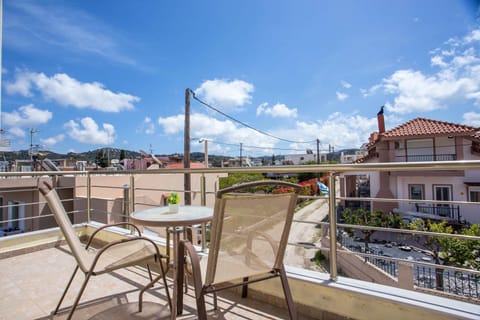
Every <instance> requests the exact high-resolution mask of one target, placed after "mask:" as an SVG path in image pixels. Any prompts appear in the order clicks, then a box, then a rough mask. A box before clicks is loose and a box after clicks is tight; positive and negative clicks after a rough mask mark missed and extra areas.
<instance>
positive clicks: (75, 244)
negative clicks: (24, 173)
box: [39, 181, 92, 272]
mask: <svg viewBox="0 0 480 320" xmlns="http://www.w3.org/2000/svg"><path fill="white" fill-rule="evenodd" d="M39 190H40V192H41V193H42V194H43V196H44V197H45V199H46V200H47V203H48V206H49V207H50V210H51V211H52V213H53V216H54V217H55V221H56V222H57V224H58V226H59V227H60V230H61V231H62V233H63V236H64V237H65V240H66V241H67V244H68V246H69V247H70V250H71V251H72V254H73V256H74V257H75V260H76V261H77V263H78V265H79V267H80V269H82V271H83V272H87V271H88V268H89V266H90V265H91V260H92V259H91V257H90V256H89V255H88V254H87V251H86V250H85V248H84V247H83V246H82V243H81V242H80V239H79V238H78V236H77V234H76V233H75V229H74V228H73V225H72V223H71V221H70V218H69V217H68V215H67V212H66V211H65V208H64V206H63V204H62V202H61V201H60V198H59V197H58V194H57V191H56V190H55V189H54V188H53V187H52V185H51V184H50V183H49V182H47V181H41V182H40V185H39Z"/></svg>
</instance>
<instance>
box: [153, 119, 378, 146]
mask: <svg viewBox="0 0 480 320" xmlns="http://www.w3.org/2000/svg"><path fill="white" fill-rule="evenodd" d="M190 121H191V122H190V133H191V136H192V137H202V138H204V139H208V140H209V141H211V143H210V144H209V148H210V149H211V150H212V151H215V152H218V153H222V152H227V150H230V151H235V152H237V150H238V148H239V147H240V146H239V143H240V142H241V143H243V147H244V150H245V151H246V152H247V150H248V152H249V153H250V154H268V153H276V152H278V150H275V149H274V148H276V147H278V146H279V145H281V144H282V142H281V141H279V140H277V139H274V138H272V137H269V136H266V135H263V134H261V133H258V132H256V131H254V130H251V129H248V128H245V127H241V126H239V125H237V124H236V123H234V122H232V121H230V120H223V121H221V120H217V119H214V118H212V117H210V116H208V115H205V114H192V115H191V119H190ZM158 123H159V124H160V126H161V127H162V128H163V132H164V134H166V135H167V136H172V137H173V136H176V135H177V136H178V135H180V134H182V133H183V130H184V116H183V115H176V116H171V117H166V118H159V119H158ZM375 130H377V119H376V117H373V118H366V117H363V116H360V115H358V114H344V113H339V112H337V113H334V114H332V115H330V116H329V117H328V118H327V120H325V121H316V122H304V121H297V122H296V123H295V125H294V126H293V127H292V128H286V127H281V128H275V129H274V130H266V131H267V132H268V133H269V134H271V135H273V136H277V137H280V138H284V139H288V140H291V141H299V142H301V141H309V142H311V144H304V143H290V144H289V148H293V149H299V150H305V149H307V148H310V149H312V148H313V149H315V148H316V139H317V138H318V139H320V142H321V145H322V146H321V148H322V150H325V149H326V148H327V147H328V144H331V145H333V146H335V148H337V150H339V149H343V148H358V147H360V146H361V145H362V144H363V143H365V142H367V141H368V137H369V136H370V133H371V132H373V131H375ZM332 132H335V134H334V135H332ZM249 146H255V147H256V148H248V147H249ZM282 146H284V143H283V145H282ZM192 147H193V148H197V150H202V148H203V145H202V144H198V145H197V144H192Z"/></svg>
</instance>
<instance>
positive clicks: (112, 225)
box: [85, 222, 142, 249]
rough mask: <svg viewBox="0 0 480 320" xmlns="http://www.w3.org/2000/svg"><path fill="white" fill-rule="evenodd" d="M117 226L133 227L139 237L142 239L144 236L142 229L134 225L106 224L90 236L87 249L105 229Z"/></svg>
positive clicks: (125, 223)
mask: <svg viewBox="0 0 480 320" xmlns="http://www.w3.org/2000/svg"><path fill="white" fill-rule="evenodd" d="M116 226H131V227H133V228H135V230H136V231H137V232H138V236H139V237H141V236H142V233H141V232H140V228H138V227H137V226H136V225H134V224H133V223H130V222H118V223H112V224H106V225H104V226H101V227H100V228H98V229H97V230H95V231H94V232H93V233H92V235H91V236H90V238H89V239H88V242H87V245H86V246H85V249H88V247H89V246H90V244H91V243H92V241H93V239H94V238H95V236H96V235H97V233H99V232H100V231H102V230H103V229H105V228H110V227H116Z"/></svg>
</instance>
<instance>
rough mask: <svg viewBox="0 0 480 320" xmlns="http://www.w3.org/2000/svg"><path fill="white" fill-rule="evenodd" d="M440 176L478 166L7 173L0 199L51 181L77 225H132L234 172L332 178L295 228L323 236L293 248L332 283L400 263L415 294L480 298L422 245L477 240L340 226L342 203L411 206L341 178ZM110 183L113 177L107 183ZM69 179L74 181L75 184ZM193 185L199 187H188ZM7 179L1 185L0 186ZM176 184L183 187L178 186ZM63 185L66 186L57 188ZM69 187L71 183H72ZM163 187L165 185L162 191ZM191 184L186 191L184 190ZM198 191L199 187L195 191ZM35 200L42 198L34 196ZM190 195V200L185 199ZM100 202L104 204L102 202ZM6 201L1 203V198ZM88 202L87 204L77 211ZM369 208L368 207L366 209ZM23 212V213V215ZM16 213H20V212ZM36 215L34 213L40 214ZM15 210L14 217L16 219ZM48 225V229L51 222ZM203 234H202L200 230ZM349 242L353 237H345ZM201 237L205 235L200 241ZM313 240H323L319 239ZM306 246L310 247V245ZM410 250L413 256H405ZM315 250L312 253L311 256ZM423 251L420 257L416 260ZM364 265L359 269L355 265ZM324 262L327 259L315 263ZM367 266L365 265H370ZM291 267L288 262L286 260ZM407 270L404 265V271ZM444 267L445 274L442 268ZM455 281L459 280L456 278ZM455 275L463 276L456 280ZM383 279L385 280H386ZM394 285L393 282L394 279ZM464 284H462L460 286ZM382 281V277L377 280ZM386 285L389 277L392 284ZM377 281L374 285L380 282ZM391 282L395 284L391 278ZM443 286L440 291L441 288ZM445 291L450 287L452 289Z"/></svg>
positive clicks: (7, 209) (472, 276) (467, 279)
mask: <svg viewBox="0 0 480 320" xmlns="http://www.w3.org/2000/svg"><path fill="white" fill-rule="evenodd" d="M442 170H448V171H452V170H457V171H458V170H479V172H480V161H433V162H410V163H375V164H328V165H300V166H269V167H248V168H208V169H197V168H195V169H158V170H146V171H120V172H119V171H116V172H113V171H89V172H86V171H83V172H79V171H63V172H58V171H55V172H28V173H19V172H2V173H0V199H4V198H5V199H6V198H8V194H10V195H12V194H15V192H23V193H24V194H25V193H28V194H31V195H33V194H35V192H36V191H37V189H36V184H35V183H30V184H29V183H27V182H26V181H27V180H28V179H31V180H33V181H34V182H35V181H36V180H38V179H51V180H52V181H53V182H54V185H56V186H57V191H59V193H60V194H61V195H62V201H63V203H64V205H65V206H66V208H67V209H69V210H68V211H69V213H70V215H71V217H72V219H75V220H74V221H75V222H79V221H80V220H76V217H78V216H80V217H82V216H83V217H84V221H86V222H87V223H89V222H92V221H95V220H96V218H97V217H100V218H102V219H103V218H105V217H109V218H112V219H128V216H129V214H130V213H131V212H133V211H135V210H138V209H139V208H143V207H146V206H155V205H161V200H160V199H161V197H162V195H163V194H164V193H168V192H178V193H181V194H182V195H183V197H184V198H185V199H187V198H191V199H192V200H193V201H196V202H198V203H199V204H202V205H212V199H213V195H214V193H215V192H216V191H217V190H218V188H219V185H218V183H217V181H216V180H218V179H212V177H213V176H215V175H228V174H231V173H262V174H264V175H265V176H267V175H271V174H272V173H273V174H278V173H282V174H283V173H289V174H299V173H310V174H313V175H315V176H320V175H321V174H327V175H329V179H328V184H329V187H330V190H331V192H330V193H329V195H328V197H324V196H303V197H302V198H303V199H305V200H307V201H324V202H325V203H326V204H327V205H328V212H327V214H326V217H325V219H320V218H304V217H300V216H298V217H297V218H296V220H295V221H294V224H298V225H300V226H301V228H303V229H304V230H306V229H307V228H315V229H316V230H318V233H319V234H321V235H320V238H321V240H318V239H313V240H312V241H307V242H305V241H301V242H300V241H295V239H293V240H292V241H291V243H290V245H291V246H295V247H304V248H305V249H306V250H311V249H313V251H314V252H316V253H312V256H315V257H312V260H315V261H317V259H316V257H317V256H319V257H320V256H322V254H318V255H317V253H324V254H323V256H324V258H325V259H324V260H325V261H328V265H327V267H326V268H325V270H328V271H325V272H328V273H329V275H330V279H331V280H332V281H336V280H337V277H338V274H339V270H340V269H341V270H342V272H345V270H346V269H345V268H346V267H345V266H346V265H347V264H345V265H341V264H343V263H346V259H350V260H349V261H348V263H353V265H355V267H356V268H357V267H362V268H365V270H366V271H365V272H367V273H371V274H374V273H376V272H377V271H376V270H377V269H378V270H382V272H386V273H387V274H388V275H389V277H392V279H394V278H396V277H398V276H399V272H402V271H401V268H400V267H399V264H398V263H399V262H402V265H405V264H406V265H408V268H410V269H409V270H410V272H411V274H413V277H412V279H410V281H411V283H412V289H415V288H418V287H422V288H426V289H430V288H433V289H434V291H433V292H432V293H434V294H440V293H441V292H446V293H452V292H453V293H455V294H456V295H459V296H463V297H466V298H468V299H476V300H477V301H478V300H479V299H480V296H479V293H478V283H479V281H480V271H479V270H475V269H471V268H458V267H451V266H447V265H438V264H435V261H433V260H432V255H431V252H429V249H428V247H426V246H425V245H424V244H423V245H422V239H423V240H424V239H425V238H427V237H428V238H431V237H446V238H456V239H460V240H463V241H480V237H477V236H467V235H459V234H443V233H432V232H425V231H419V230H406V229H396V228H385V227H376V226H372V225H348V224H344V223H339V217H340V215H341V208H342V206H341V205H340V203H341V202H348V201H356V202H359V203H368V204H371V203H374V202H375V203H382V202H387V203H392V202H395V203H397V204H401V203H412V200H411V199H401V198H395V199H392V198H370V197H368V198H367V197H342V196H339V194H338V192H334V191H338V190H339V189H340V187H341V185H340V184H339V182H338V181H339V178H340V177H342V175H344V174H346V175H352V174H356V173H361V174H362V175H364V174H365V173H369V174H378V173H379V172H402V171H405V172H412V171H417V172H425V171H442ZM172 175H174V176H175V179H174V181H176V183H175V185H174V186H173V185H162V184H161V181H164V180H165V178H166V177H167V176H172ZM145 176H154V177H155V179H154V180H155V181H156V182H158V183H153V184H141V183H140V181H141V180H142V179H141V178H142V177H145ZM11 179H15V180H16V181H15V182H16V183H18V184H19V187H18V188H12V186H13V185H15V183H14V181H13V180H11ZM109 179H114V180H113V181H110V182H108V183H107V181H108V180H109ZM72 180H76V181H75V182H72ZM187 180H190V182H194V183H185V181H187ZM2 181H3V182H4V183H3V184H2ZM178 181H181V183H179V182H178ZM59 182H61V183H59ZM67 182H68V183H70V185H69V184H68V183H67ZM59 185H61V186H62V187H59ZM158 185H161V187H158ZM185 186H188V188H185ZM190 186H194V187H190ZM110 193H113V194H115V196H113V197H111V198H108V197H105V194H110ZM37 194H38V193H37ZM186 195H188V196H186ZM99 198H102V199H103V200H104V201H103V202H102V205H99V204H98V203H97V200H98V199H99ZM2 201H3V200H2ZM415 202H418V203H420V204H421V205H432V203H437V202H435V201H433V200H420V201H417V200H415ZM78 203H83V205H82V206H80V205H77V204H78ZM441 203H442V204H448V205H452V206H453V205H455V206H466V207H469V206H476V207H477V208H478V206H479V205H480V203H473V202H468V201H448V202H447V201H444V202H441ZM1 204H2V205H1V206H0V209H1V211H2V219H1V221H0V225H1V226H3V227H5V228H7V227H8V226H9V224H10V225H11V224H12V222H13V223H14V224H15V225H17V226H21V225H22V224H23V225H25V224H26V221H30V223H29V224H30V225H32V226H41V225H44V224H43V223H40V222H39V221H41V220H44V219H50V220H51V221H53V219H52V216H51V215H49V214H47V213H45V212H39V208H40V206H41V205H44V203H43V202H41V201H39V197H38V196H32V201H31V202H29V203H22V202H21V201H20V202H18V203H6V202H2V203H1ZM27 206H29V207H30V208H31V210H30V212H32V214H31V215H22V214H21V212H22V210H23V212H25V211H28V210H27V209H26V208H25V207H27ZM364 207H368V206H364ZM20 208H23V209H20ZM17 209H18V210H17ZM35 210H37V211H35ZM14 212H16V214H13V213H14ZM47 225H48V224H47ZM347 229H354V230H355V232H356V235H355V236H351V237H350V236H347V235H346V234H345V232H344V231H345V230H347ZM367 232H370V233H371V234H373V235H375V236H372V237H371V239H370V243H368V244H367V242H366V241H365V237H366V236H365V235H366V234H367ZM202 234H203V235H205V234H206V233H205V230H202ZM348 237H350V238H348ZM203 238H204V237H203ZM314 238H318V236H315V237H314ZM307 244H308V245H307ZM407 249H408V250H407ZM309 252H311V251H309ZM417 253H418V254H417ZM355 259H357V260H358V261H360V262H361V264H356V263H358V261H357V260H355ZM318 261H320V262H321V261H322V259H318ZM365 262H367V263H365ZM287 263H288V262H287ZM402 268H403V267H402ZM439 269H441V270H442V273H439V272H438V270H439ZM440 274H443V276H442V279H443V281H439V280H438V279H439V277H440ZM453 275H455V276H453ZM457 275H458V277H457ZM382 276H384V275H383V274H382ZM389 279H390V278H389ZM460 279H461V281H460ZM380 280H381V279H380ZM387 280H388V279H387ZM376 281H377V280H376ZM392 281H394V280H392ZM439 283H442V287H441V288H440V287H438V284H439ZM447 288H448V289H447Z"/></svg>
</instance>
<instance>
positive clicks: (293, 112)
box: [257, 102, 298, 118]
mask: <svg viewBox="0 0 480 320" xmlns="http://www.w3.org/2000/svg"><path fill="white" fill-rule="evenodd" d="M262 114H266V115H270V116H272V117H274V118H280V117H282V118H296V117H297V115H298V111H297V108H292V109H290V108H288V107H287V106H286V105H285V104H283V103H277V104H276V105H274V106H273V107H271V108H270V107H268V103H267V102H264V103H262V104H260V105H259V106H258V107H257V116H259V115H262Z"/></svg>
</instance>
